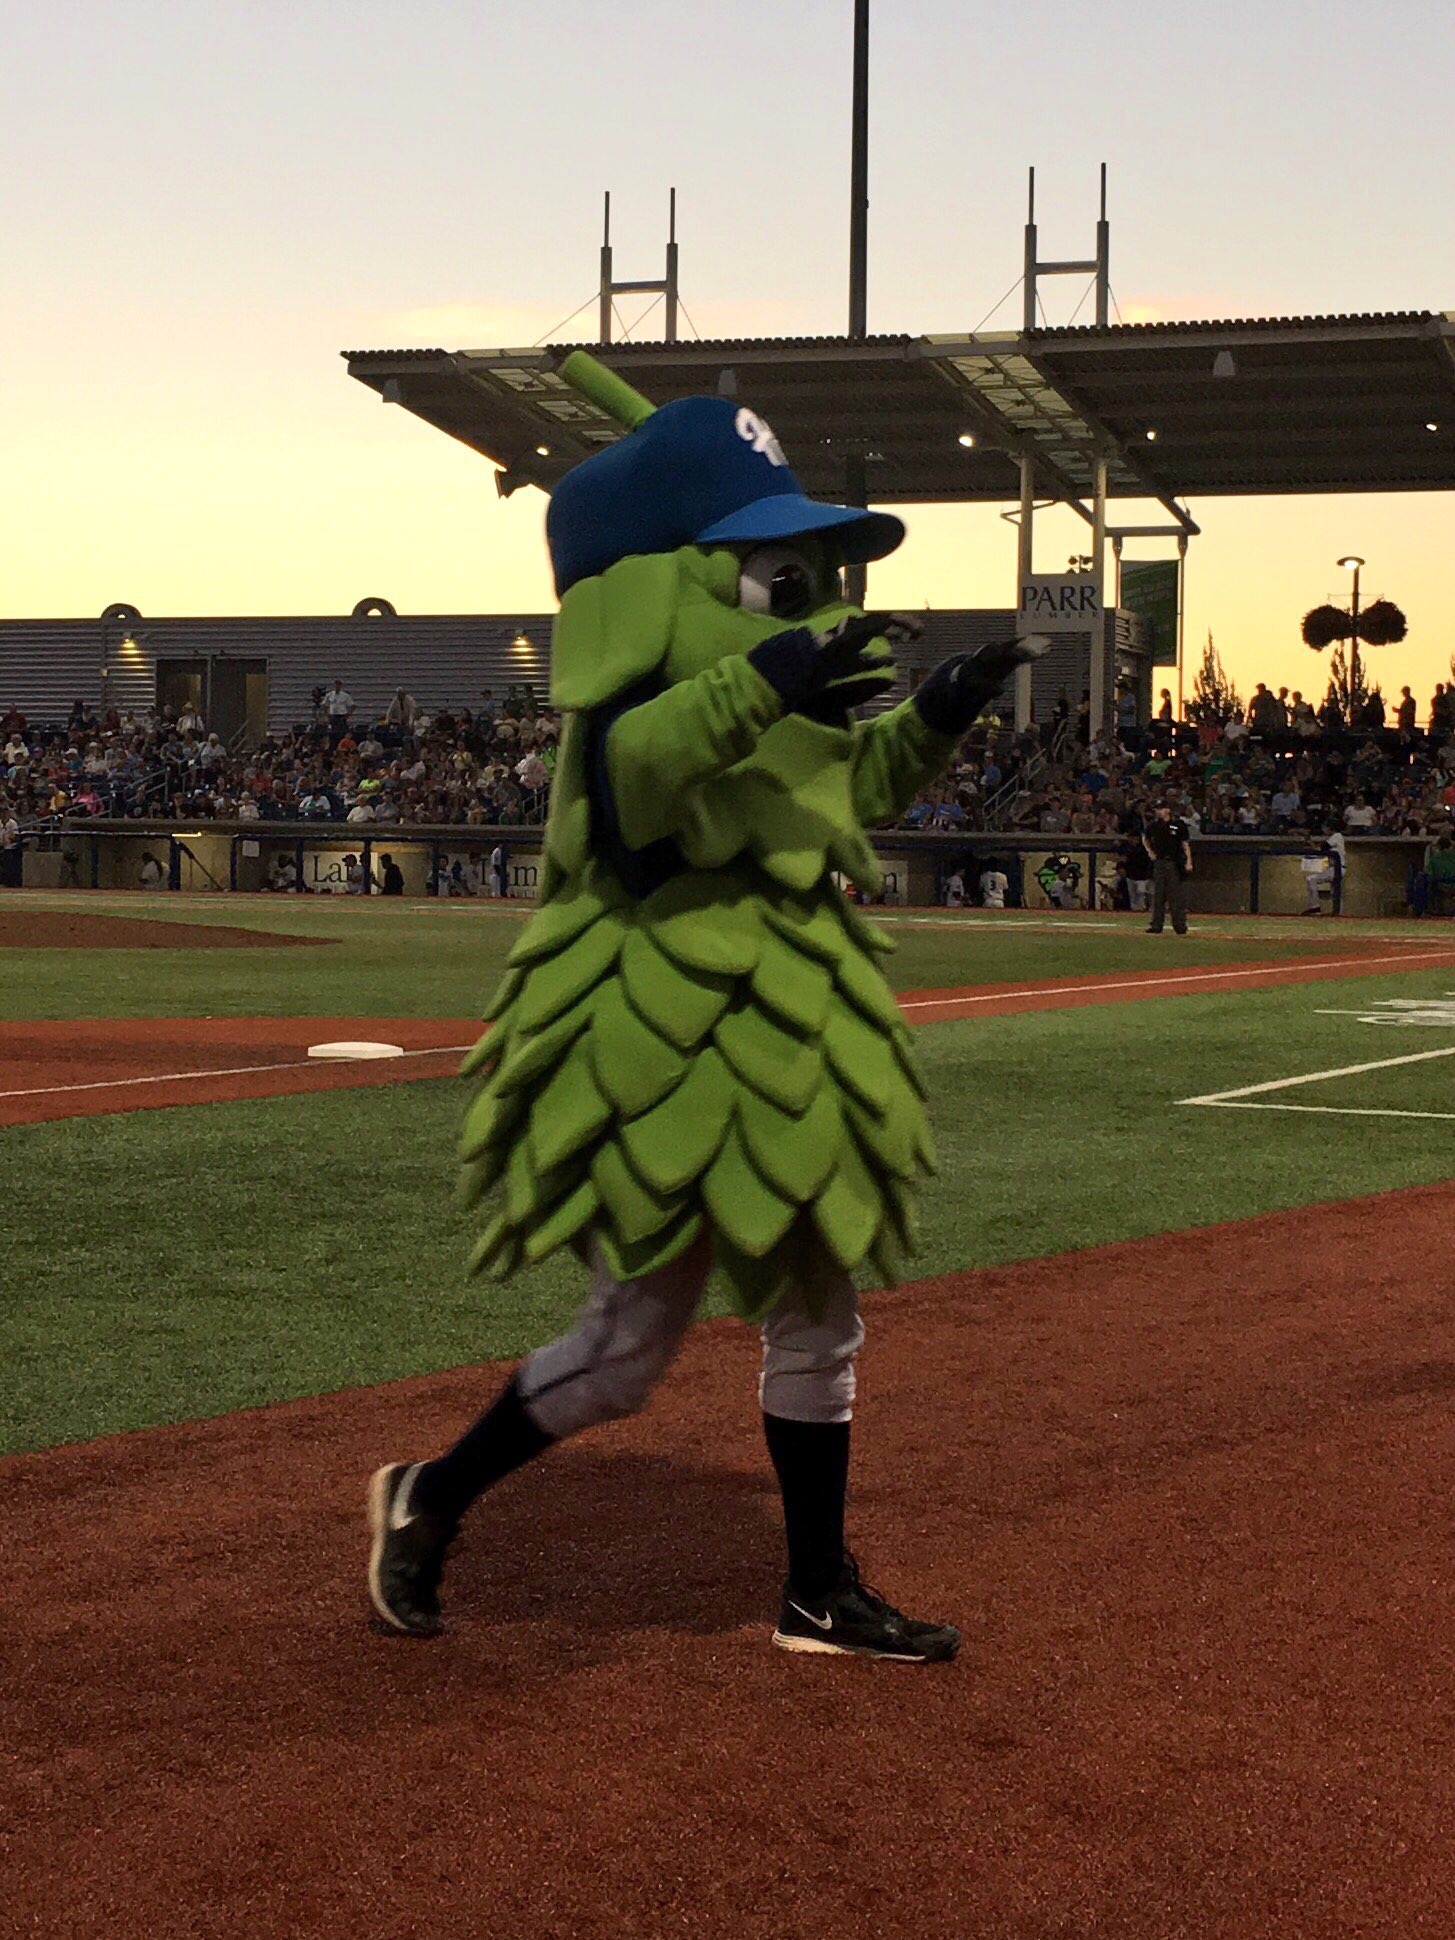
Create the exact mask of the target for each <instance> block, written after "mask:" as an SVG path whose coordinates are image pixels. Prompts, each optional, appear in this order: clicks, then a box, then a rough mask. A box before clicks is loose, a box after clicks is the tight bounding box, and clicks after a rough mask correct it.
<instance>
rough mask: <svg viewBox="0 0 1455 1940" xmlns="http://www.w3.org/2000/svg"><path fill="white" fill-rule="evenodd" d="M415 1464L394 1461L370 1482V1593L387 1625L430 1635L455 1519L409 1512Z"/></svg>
mask: <svg viewBox="0 0 1455 1940" xmlns="http://www.w3.org/2000/svg"><path fill="white" fill-rule="evenodd" d="M419 1466H420V1465H419V1464H418V1463H414V1464H406V1463H403V1462H393V1463H391V1464H390V1465H389V1466H388V1467H387V1468H381V1469H377V1470H375V1473H374V1477H373V1480H372V1481H371V1482H370V1483H369V1534H370V1535H371V1536H372V1538H373V1544H372V1547H371V1548H370V1550H369V1598H370V1601H371V1602H372V1603H373V1605H374V1608H375V1609H376V1610H377V1611H378V1613H379V1615H380V1617H381V1618H382V1619H383V1621H384V1622H385V1623H387V1624H388V1625H389V1627H390V1629H391V1630H402V1631H403V1632H404V1633H405V1635H406V1636H410V1637H433V1636H436V1635H437V1634H438V1633H439V1631H440V1630H441V1629H442V1628H443V1627H444V1626H443V1625H442V1624H441V1622H440V1577H441V1575H442V1574H443V1573H444V1567H445V1552H446V1551H447V1550H448V1548H449V1546H450V1544H451V1543H452V1542H453V1541H454V1539H455V1531H456V1530H457V1528H458V1527H459V1525H458V1523H454V1522H446V1521H444V1520H442V1519H441V1518H440V1517H439V1516H425V1515H414V1516H412V1515H410V1514H409V1489H410V1484H411V1483H412V1482H413V1481H414V1474H415V1469H416V1468H418V1467H419Z"/></svg>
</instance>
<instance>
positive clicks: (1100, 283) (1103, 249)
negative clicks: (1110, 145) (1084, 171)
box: [1096, 162, 1111, 330]
mask: <svg viewBox="0 0 1455 1940" xmlns="http://www.w3.org/2000/svg"><path fill="white" fill-rule="evenodd" d="M1110 302H1111V224H1110V223H1109V222H1108V221H1107V219H1106V163H1105V162H1103V163H1102V165H1101V214H1100V216H1099V217H1098V218H1097V224H1096V327H1097V329H1098V330H1105V329H1106V328H1107V327H1108V325H1109V324H1110V322H1111V317H1110V314H1109V311H1110Z"/></svg>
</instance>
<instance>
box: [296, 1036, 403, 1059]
mask: <svg viewBox="0 0 1455 1940" xmlns="http://www.w3.org/2000/svg"><path fill="white" fill-rule="evenodd" d="M308 1055H309V1057H311V1058H402V1057H403V1056H404V1046H403V1045H402V1044H377V1043H370V1042H368V1041H367V1040H364V1039H359V1040H357V1041H355V1040H352V1039H349V1038H342V1039H340V1040H339V1042H338V1043H336V1044H310V1045H309V1047H308Z"/></svg>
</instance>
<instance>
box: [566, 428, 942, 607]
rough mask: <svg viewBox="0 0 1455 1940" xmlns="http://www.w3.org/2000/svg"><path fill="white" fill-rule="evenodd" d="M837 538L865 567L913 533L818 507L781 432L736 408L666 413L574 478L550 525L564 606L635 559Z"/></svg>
mask: <svg viewBox="0 0 1455 1940" xmlns="http://www.w3.org/2000/svg"><path fill="white" fill-rule="evenodd" d="M830 532H832V533H833V534H834V536H835V538H836V540H837V543H838V545H839V548H840V550H841V551H842V553H843V557H844V559H845V561H846V562H848V563H849V564H852V565H859V564H862V563H864V562H865V561H867V560H870V559H882V558H883V557H884V556H885V554H886V553H890V552H893V550H894V548H895V547H896V546H897V545H898V544H899V542H900V540H901V539H903V537H904V522H903V521H902V520H901V519H897V518H895V516H894V514H893V513H892V512H867V511H865V510H864V508H863V507H862V506H853V505H824V504H821V503H820V502H819V500H817V499H811V498H808V497H807V496H806V495H805V493H804V490H803V487H802V486H801V485H800V484H799V482H798V480H797V479H796V478H795V477H794V476H793V473H792V472H791V471H790V470H789V468H788V460H787V459H786V458H785V457H784V455H783V447H782V446H781V445H780V444H779V442H778V440H777V439H776V438H775V437H774V435H773V432H772V428H771V427H770V426H769V425H767V424H765V423H764V422H763V420H762V419H761V418H760V417H759V416H758V414H757V413H756V412H755V411H749V410H748V409H747V408H746V407H745V406H743V405H740V404H736V403H734V402H733V400H732V399H731V398H726V397H684V398H678V399H677V400H676V402H675V403H672V404H664V405H663V406H662V407H661V409H660V410H657V411H654V412H653V413H652V415H651V416H650V417H649V418H647V419H645V420H644V421H643V422H642V423H641V424H639V425H638V426H637V428H636V430H635V431H632V432H629V433H628V434H627V436H626V437H624V438H622V439H620V440H619V441H618V442H617V443H616V444H614V445H608V446H607V448H606V449H605V450H604V451H598V452H595V453H593V454H592V456H591V457H590V458H587V459H584V460H583V461H582V462H581V464H579V465H576V466H574V467H573V468H572V469H571V470H570V471H568V472H567V473H566V475H565V477H564V478H563V479H562V480H561V482H560V484H559V485H557V487H556V489H555V491H554V492H553V493H552V494H551V503H550V507H549V509H548V510H547V513H546V542H547V544H548V545H549V547H550V551H551V565H552V567H553V568H554V570H555V575H556V592H557V594H558V595H560V594H564V593H565V592H566V591H567V589H568V588H569V587H571V586H574V585H575V583H576V581H577V580H578V579H589V578H590V577H591V575H592V574H594V573H602V572H605V571H606V569H607V567H608V566H614V565H615V564H616V562H617V560H618V559H627V558H630V557H631V556H632V555H634V554H637V553H649V552H675V551H676V550H677V549H678V547H679V546H717V545H721V546H737V545H757V544H765V543H767V542H769V541H771V540H774V539H794V538H799V537H801V536H802V535H804V534H805V533H830Z"/></svg>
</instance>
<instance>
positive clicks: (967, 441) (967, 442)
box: [960, 431, 975, 451]
mask: <svg viewBox="0 0 1455 1940" xmlns="http://www.w3.org/2000/svg"><path fill="white" fill-rule="evenodd" d="M960 443H961V444H962V445H964V447H965V449H966V451H969V449H970V448H971V446H972V445H973V444H974V443H975V433H974V432H973V431H962V432H961V433H960Z"/></svg>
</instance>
